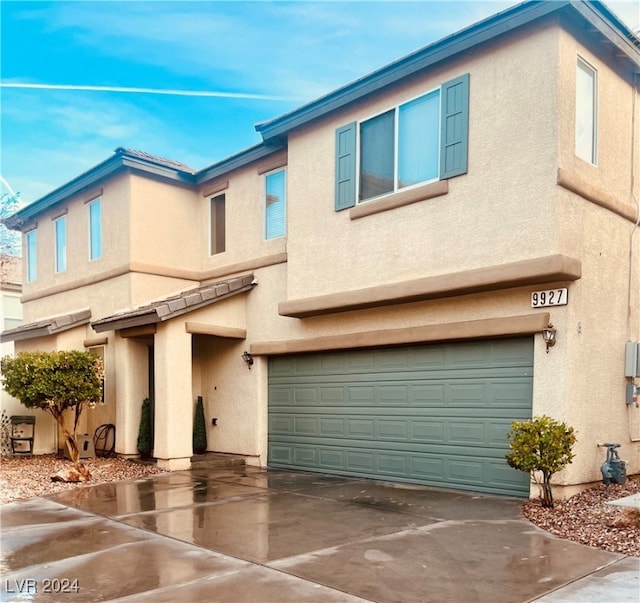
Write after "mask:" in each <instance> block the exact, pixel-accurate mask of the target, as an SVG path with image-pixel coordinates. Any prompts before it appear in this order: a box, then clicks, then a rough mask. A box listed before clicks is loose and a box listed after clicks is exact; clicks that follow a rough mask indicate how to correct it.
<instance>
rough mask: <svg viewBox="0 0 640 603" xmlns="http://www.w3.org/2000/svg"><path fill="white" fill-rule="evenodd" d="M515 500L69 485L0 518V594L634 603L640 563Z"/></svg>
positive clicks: (306, 485) (247, 487) (236, 478)
mask: <svg viewBox="0 0 640 603" xmlns="http://www.w3.org/2000/svg"><path fill="white" fill-rule="evenodd" d="M521 503H522V501H520V500H517V499H509V498H499V497H492V496H480V495H472V494H464V493H460V492H452V491H443V490H436V489H431V488H423V487H416V486H408V485H399V484H388V483H381V482H373V481H368V480H358V479H353V478H341V477H335V476H326V475H318V474H309V473H301V472H289V471H275V470H264V469H262V470H261V469H257V468H251V467H236V468H226V469H214V470H206V469H202V470H193V471H185V472H176V473H172V474H164V475H160V476H155V477H151V478H146V479H141V480H135V481H127V482H117V483H111V484H102V485H97V486H87V487H81V488H77V489H74V490H69V491H65V492H63V493H60V494H57V495H54V496H51V497H49V498H46V499H45V498H33V499H30V500H28V501H23V502H20V503H13V504H8V505H4V506H3V507H1V508H0V516H1V520H2V555H1V564H2V585H1V586H2V588H1V597H2V598H1V600H2V601H56V602H62V601H64V602H65V603H66V602H72V601H81V602H83V603H84V602H87V601H122V602H124V601H141V602H142V601H149V602H151V601H152V602H153V603H160V602H163V601H166V602H171V603H175V602H177V601H179V602H182V603H187V602H194V603H195V602H197V603H206V602H213V601H216V602H217V601H220V602H225V603H226V602H235V601H238V602H241V601H247V602H249V601H250V602H251V603H262V602H273V603H285V602H289V601H290V602H295V603H300V602H302V601H304V602H313V601H318V602H322V603H330V602H334V601H344V602H356V601H378V602H385V603H390V602H395V601H397V602H401V603H410V602H414V601H415V602H420V603H428V602H431V601H433V602H437V603H444V602H464V603H470V602H473V601H482V602H487V603H499V602H514V603H523V602H525V601H532V600H537V599H539V598H540V597H542V598H541V599H539V600H540V601H545V602H549V603H550V602H552V601H553V602H559V601H576V602H577V601H580V602H586V601H607V602H614V601H616V602H617V601H637V595H638V585H639V583H638V567H639V563H640V560H639V559H636V558H629V557H624V556H623V555H618V554H613V553H607V552H604V551H600V550H596V549H592V548H589V547H586V546H582V545H579V544H575V543H572V542H568V541H564V540H560V539H558V538H555V537H553V536H551V535H549V534H547V533H546V532H543V531H542V530H539V529H538V528H536V527H534V526H532V525H531V524H530V523H529V522H528V521H527V520H525V519H524V518H523V517H522V516H521V514H520V507H521ZM585 576H586V578H584V577H585ZM582 578H584V579H582ZM565 585H567V586H565ZM611 585H614V589H613V590H611ZM563 587H564V588H563ZM603 588H604V590H603ZM605 594H606V596H607V598H598V597H600V596H602V597H604V596H605ZM594 597H595V598H594Z"/></svg>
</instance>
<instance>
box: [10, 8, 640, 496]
mask: <svg viewBox="0 0 640 603" xmlns="http://www.w3.org/2000/svg"><path fill="white" fill-rule="evenodd" d="M639 72H640V40H638V38H637V37H636V36H635V35H634V34H633V33H632V32H631V31H630V30H628V29H627V28H626V26H625V25H624V24H623V23H621V22H620V21H619V20H618V19H617V18H616V17H615V16H614V15H613V14H612V13H610V12H609V10H608V9H607V8H606V7H605V6H604V5H602V4H601V3H599V2H526V3H523V4H519V5H517V6H515V7H513V8H511V9H509V10H506V11H504V12H501V13H499V14H497V15H495V16H493V17H491V18H489V19H486V20H484V21H482V22H480V23H478V24H476V25H474V26H472V27H470V28H467V29H465V30H463V31H461V32H458V33H456V34H454V35H452V36H450V37H448V38H445V39H443V40H441V41H439V42H436V43H434V44H431V45H430V46H427V47H425V48H424V49H422V50H419V51H417V52H415V53H413V54H412V55H410V56H408V57H405V58H403V59H400V60H399V61H397V62H395V63H392V64H390V65H388V66H386V67H384V68H382V69H380V70H378V71H376V72H374V73H372V74H369V75H367V76H364V77H363V78H361V79H359V80H357V81H355V82H354V83H352V84H349V85H347V86H345V87H343V88H341V89H339V90H337V91H335V92H333V93H331V94H329V95H327V96H325V97H323V98H321V99H319V100H317V101H314V102H312V103H309V104H307V105H305V106H303V107H301V108H299V109H297V110H294V111H292V112H291V113H288V114H286V115H284V116H282V117H279V118H276V119H274V120H272V121H270V122H266V123H263V124H260V125H258V126H257V129H258V131H259V132H260V133H261V135H262V137H263V141H264V142H263V143H262V144H260V145H257V146H255V147H252V148H250V149H247V150H245V151H243V152H241V153H239V154H237V155H235V156H233V157H230V158H229V159H227V160H225V161H222V162H220V163H217V164H215V165H212V166H210V167H208V168H206V169H203V170H201V171H194V170H192V169H190V168H189V167H187V166H185V165H182V164H179V163H175V162H172V161H167V160H164V159H161V158H157V157H153V156H150V155H146V154H144V153H140V152H137V151H130V150H126V149H118V150H117V151H116V153H115V155H114V156H113V157H111V158H110V159H108V160H106V161H105V162H103V163H101V164H100V165H98V166H96V167H95V168H93V169H92V170H90V171H88V172H86V173H84V174H82V175H80V176H78V177H77V178H76V179H74V180H73V181H71V182H69V183H68V184H66V185H64V186H63V187H61V188H59V189H57V190H55V191H53V192H52V193H50V194H49V195H47V196H46V197H44V198H42V199H40V200H39V201H37V202H35V203H33V204H32V205H30V206H28V207H26V208H24V209H22V210H20V211H19V212H18V213H17V214H15V215H14V216H13V217H11V218H10V219H9V221H8V225H9V226H10V227H11V228H14V229H19V230H21V231H22V233H23V238H24V257H25V283H24V290H23V298H22V301H23V304H24V319H25V323H26V324H24V325H22V326H21V327H18V328H17V329H14V330H12V331H8V332H5V333H4V334H3V336H2V337H3V339H4V340H15V342H16V347H17V349H19V350H22V349H35V348H40V349H42V348H44V349H64V348H80V349H85V348H86V349H92V348H93V349H99V350H100V351H101V353H102V354H103V355H104V359H105V368H106V392H105V404H104V406H103V407H102V408H100V409H97V410H96V411H94V412H93V414H92V415H90V419H89V421H90V422H89V424H88V427H87V428H88V429H89V430H90V429H93V428H95V427H96V426H97V425H99V424H101V423H106V422H112V423H115V424H116V426H117V435H116V441H117V445H116V447H117V452H118V453H120V454H123V455H135V454H136V437H137V432H138V424H139V415H140V405H141V403H142V400H143V399H144V398H145V397H147V396H150V397H151V398H152V399H153V400H154V430H155V431H154V436H155V448H154V455H155V457H156V458H157V459H158V464H159V465H160V466H161V467H164V468H168V469H183V468H186V467H189V465H190V457H191V455H192V448H191V436H192V417H193V410H194V401H195V399H196V397H197V396H198V395H202V396H203V397H204V400H205V412H206V417H207V422H208V423H209V427H208V442H209V449H210V450H213V451H220V452H228V453H239V454H245V455H247V456H249V457H250V458H251V460H252V462H253V463H255V464H260V465H266V464H269V465H271V466H277V467H292V468H299V469H307V470H312V471H322V472H329V473H339V474H345V475H356V476H363V477H375V478H379V479H388V480H397V481H408V482H417V483H424V484H430V485H435V486H444V487H448V488H461V489H467V490H475V491H482V492H493V493H502V494H516V495H526V494H528V493H529V483H528V479H527V477H526V476H525V475H523V474H521V473H519V472H517V471H515V470H512V469H510V468H509V467H508V466H507V464H506V462H505V460H504V455H505V452H506V450H507V442H506V433H507V431H508V430H509V427H510V424H511V422H512V421H513V420H514V419H525V418H530V417H532V416H537V415H542V414H548V415H551V416H552V417H554V418H556V419H559V420H562V421H566V422H568V423H569V424H571V425H573V426H574V427H575V428H576V430H577V436H578V442H577V444H576V446H575V448H574V450H575V452H576V459H575V461H574V463H573V464H572V465H571V466H570V467H569V468H567V469H566V470H565V471H564V472H562V474H560V475H559V476H558V483H559V484H560V485H561V486H564V489H563V491H562V492H561V493H560V494H561V495H562V494H569V493H572V492H573V491H575V490H576V489H578V488H580V487H582V485H584V484H587V483H590V482H594V481H597V480H599V479H600V478H601V476H600V471H599V468H600V465H601V463H602V462H603V460H604V450H603V449H602V448H599V447H598V446H597V444H598V443H602V442H604V441H610V440H615V441H619V442H620V443H621V444H622V447H621V453H622V457H623V458H625V459H627V460H628V461H629V467H628V470H629V472H630V473H631V472H634V473H635V472H638V471H640V409H639V408H638V406H637V404H626V402H625V399H626V396H627V392H628V391H631V389H632V388H633V386H634V384H635V385H637V384H638V379H637V378H636V377H634V376H633V375H628V376H626V375H625V372H629V371H625V347H628V348H629V349H631V346H626V344H627V343H628V342H635V341H638V340H639V339H640V274H639V272H640V269H639V268H638V266H639V262H638V258H640V234H639V233H638V226H637V221H638V207H637V199H638V197H639V196H640V194H639V189H640V174H639V173H638V158H639V157H640V148H639V142H638V141H639V140H640V102H639V100H640V99H639V98H638V96H639V90H638V81H639V79H638V78H639V76H638V74H639ZM634 187H635V188H634ZM546 291H549V293H548V294H547V293H544V292H546ZM532 300H533V301H532ZM557 303H559V305H556V304H557ZM532 306H533V307H532ZM550 324H552V325H553V327H554V328H555V329H556V331H557V343H556V344H555V345H554V346H553V347H552V348H551V349H549V348H548V347H547V346H546V345H545V342H544V341H543V338H542V335H541V333H542V331H543V329H545V328H547V327H548V326H549V325H550ZM634 349H635V348H634ZM245 351H246V352H249V353H250V355H251V356H252V358H250V357H249V356H246V358H247V362H245V361H243V357H242V356H243V353H244V352H245ZM547 352H548V353H547ZM251 360H253V364H250V361H251ZM627 360H628V359H627ZM629 364H631V363H630V361H629V360H628V361H627V365H629ZM212 422H213V423H215V425H214V424H212Z"/></svg>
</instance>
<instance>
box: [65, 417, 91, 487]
mask: <svg viewBox="0 0 640 603" xmlns="http://www.w3.org/2000/svg"><path fill="white" fill-rule="evenodd" d="M64 438H65V442H66V445H67V450H68V451H69V459H70V460H71V462H72V463H73V467H74V469H75V470H76V471H77V472H78V473H79V474H80V475H81V476H82V480H81V481H84V482H87V481H89V480H90V479H91V473H90V472H89V469H88V467H87V466H86V465H85V464H84V463H81V462H80V449H79V448H78V440H77V438H76V434H75V433H70V432H69V431H67V429H66V428H64Z"/></svg>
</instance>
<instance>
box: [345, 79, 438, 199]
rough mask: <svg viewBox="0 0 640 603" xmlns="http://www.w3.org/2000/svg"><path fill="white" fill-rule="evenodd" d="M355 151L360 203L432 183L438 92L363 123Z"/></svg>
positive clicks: (434, 164)
mask: <svg viewBox="0 0 640 603" xmlns="http://www.w3.org/2000/svg"><path fill="white" fill-rule="evenodd" d="M359 150H360V172H359V179H360V186H359V194H358V199H359V200H360V201H366V200H367V199H371V198H373V197H378V196H379V195H384V194H385V193H391V192H393V191H397V190H399V189H401V188H404V187H407V186H411V185H413V184H419V183H423V182H428V181H430V180H436V179H437V178H438V174H439V169H438V168H439V162H440V153H439V150H440V90H435V91H433V92H431V93H429V94H425V95H424V96H421V97H420V98H417V99H415V100H412V101H410V102H408V103H405V104H404V105H400V106H399V107H396V108H394V109H392V110H391V111H387V112H386V113H383V114H382V115H378V116H376V117H374V118H372V119H369V120H367V121H363V122H362V123H361V124H360V148H359Z"/></svg>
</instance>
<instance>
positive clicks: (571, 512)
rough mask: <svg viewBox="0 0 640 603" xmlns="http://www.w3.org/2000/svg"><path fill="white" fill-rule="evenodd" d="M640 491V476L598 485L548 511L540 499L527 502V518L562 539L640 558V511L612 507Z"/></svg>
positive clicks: (525, 509)
mask: <svg viewBox="0 0 640 603" xmlns="http://www.w3.org/2000/svg"><path fill="white" fill-rule="evenodd" d="M639 492H640V475H634V476H631V477H629V478H627V482H626V483H625V484H624V485H623V486H621V485H619V484H610V485H608V486H605V485H604V484H598V485H597V486H594V487H593V488H589V489H587V490H584V491H583V492H581V493H580V494H576V495H575V496H572V497H571V498H569V499H567V500H565V501H556V502H555V506H554V508H553V509H546V508H544V507H543V506H542V505H541V504H540V500H538V499H533V500H529V501H527V502H525V504H524V507H523V513H524V516H525V517H526V518H527V519H528V520H529V521H531V523H534V524H535V525H537V526H538V527H540V528H542V529H543V530H546V531H547V532H551V533H552V534H556V535H557V536H560V537H561V538H565V539H567V540H573V541H574V542H580V543H582V544H586V545H589V546H592V547H595V548H598V549H602V550H604V551H611V552H612V553H623V554H625V555H632V556H634V557H640V509H638V508H624V507H619V506H615V505H609V504H607V502H610V501H614V500H618V499H620V498H625V497H627V496H631V495H632V494H637V493H639Z"/></svg>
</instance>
